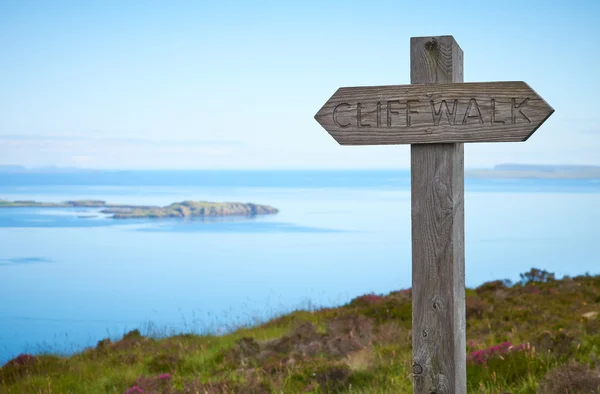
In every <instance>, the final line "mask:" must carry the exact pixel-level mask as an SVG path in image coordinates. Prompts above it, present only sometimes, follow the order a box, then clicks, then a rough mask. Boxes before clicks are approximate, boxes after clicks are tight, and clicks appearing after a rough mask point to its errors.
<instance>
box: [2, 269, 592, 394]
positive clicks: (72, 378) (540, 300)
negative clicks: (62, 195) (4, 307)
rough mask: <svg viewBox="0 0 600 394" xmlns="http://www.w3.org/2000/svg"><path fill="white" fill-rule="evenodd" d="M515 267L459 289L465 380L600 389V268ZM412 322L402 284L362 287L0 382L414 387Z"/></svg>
mask: <svg viewBox="0 0 600 394" xmlns="http://www.w3.org/2000/svg"><path fill="white" fill-rule="evenodd" d="M521 278H522V281H521V282H519V283H516V284H511V283H509V282H508V281H501V280H498V281H493V282H487V283H484V284H482V285H481V286H479V287H477V288H475V289H467V304H466V313H467V377H468V392H470V393H536V392H538V393H547V394H553V393H565V392H568V393H570V394H572V393H593V392H599V391H597V390H598V389H600V372H599V367H600V364H599V360H598V354H599V352H600V316H598V312H599V311H600V275H598V276H590V275H587V274H586V275H583V276H577V277H573V278H570V277H565V278H562V279H560V280H558V279H555V278H554V275H553V274H551V273H548V272H546V271H540V270H536V269H532V270H531V271H529V272H527V273H524V274H522V275H521ZM410 329H411V290H410V289H406V290H400V291H395V292H392V293H390V294H387V295H375V294H367V295H363V296H360V297H357V298H355V299H354V300H352V301H351V302H350V303H348V304H347V305H343V306H341V307H338V308H325V309H319V310H314V311H296V312H293V313H290V314H288V315H285V316H281V317H279V318H276V319H273V320H271V321H269V322H266V323H264V324H262V325H259V326H256V327H245V328H239V329H238V330H236V331H234V332H232V333H230V334H227V335H223V336H211V335H193V334H185V335H176V336H171V337H164V338H150V337H146V336H143V335H141V334H140V332H139V331H137V330H134V331H132V332H129V333H127V334H126V335H124V336H123V337H122V338H118V339H113V340H112V341H111V340H109V339H105V340H102V341H99V342H98V344H97V346H95V347H93V348H89V349H86V350H85V351H83V352H81V353H78V354H75V355H73V356H71V357H58V356H55V355H37V356H34V355H21V356H19V357H17V358H15V359H13V360H11V361H10V362H8V363H7V364H6V365H4V366H3V367H2V368H1V369H0V392H2V393H50V392H52V393H83V392H85V393H128V394H132V393H346V392H351V393H412V386H411V378H412V365H411V331H410ZM594 390H596V391H594Z"/></svg>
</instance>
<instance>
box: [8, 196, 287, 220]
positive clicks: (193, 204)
mask: <svg viewBox="0 0 600 394" xmlns="http://www.w3.org/2000/svg"><path fill="white" fill-rule="evenodd" d="M27 207H43V208H105V209H103V210H102V211H100V212H102V213H105V214H112V216H111V217H112V218H113V219H144V218H194V217H218V216H255V215H268V214H276V213H278V212H279V211H278V210H277V209H276V208H273V207H271V206H268V205H257V204H252V203H239V202H221V203H219V202H208V201H183V202H179V203H173V204H171V205H167V206H166V207H155V206H136V205H117V204H107V203H106V202H105V201H101V200H79V201H65V202H62V203H45V202H37V201H29V200H26V201H6V200H0V208H27Z"/></svg>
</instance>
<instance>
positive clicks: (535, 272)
mask: <svg viewBox="0 0 600 394" xmlns="http://www.w3.org/2000/svg"><path fill="white" fill-rule="evenodd" d="M519 276H520V277H521V283H522V284H524V285H526V284H528V283H546V282H552V281H554V280H555V277H554V274H553V273H550V272H548V271H546V270H540V269H537V268H532V269H531V270H529V272H525V273H523V274H520V275H519Z"/></svg>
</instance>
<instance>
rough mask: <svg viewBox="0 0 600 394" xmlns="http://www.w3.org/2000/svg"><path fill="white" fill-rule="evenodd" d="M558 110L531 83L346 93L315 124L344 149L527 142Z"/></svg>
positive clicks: (341, 92) (370, 89)
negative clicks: (460, 143)
mask: <svg viewBox="0 0 600 394" xmlns="http://www.w3.org/2000/svg"><path fill="white" fill-rule="evenodd" d="M553 112H554V109H553V108H552V107H551V106H550V105H548V103H547V102H546V101H545V100H544V99H542V98H541V97H540V96H539V95H538V94H537V93H536V92H535V91H534V90H533V89H532V88H531V87H530V86H529V85H527V84H526V83H525V82H483V83H479V82H478V83H448V84H413V85H398V86H367V87H346V88H340V89H338V91H337V92H335V94H334V95H333V96H332V97H331V98H330V99H329V100H328V101H327V102H326V103H325V105H323V107H322V108H321V109H320V110H319V112H317V114H316V115H315V119H316V120H317V122H319V124H320V125H321V126H323V128H324V129H325V130H327V132H329V134H331V136H332V137H333V138H334V139H335V140H336V141H337V142H338V143H339V144H340V145H394V144H428V143H459V142H514V141H525V140H527V139H528V138H529V137H530V136H531V135H532V134H533V133H534V132H535V131H536V130H537V128H538V127H540V126H541V125H542V123H544V121H545V120H546V119H548V117H549V116H550V115H552V113H553Z"/></svg>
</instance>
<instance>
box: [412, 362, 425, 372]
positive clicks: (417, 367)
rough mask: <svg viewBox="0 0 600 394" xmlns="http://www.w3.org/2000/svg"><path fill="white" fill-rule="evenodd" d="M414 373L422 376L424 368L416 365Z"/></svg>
mask: <svg viewBox="0 0 600 394" xmlns="http://www.w3.org/2000/svg"><path fill="white" fill-rule="evenodd" d="M413 373H414V374H415V375H418V374H421V373H423V367H422V366H421V365H419V364H416V363H415V364H414V365H413Z"/></svg>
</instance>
